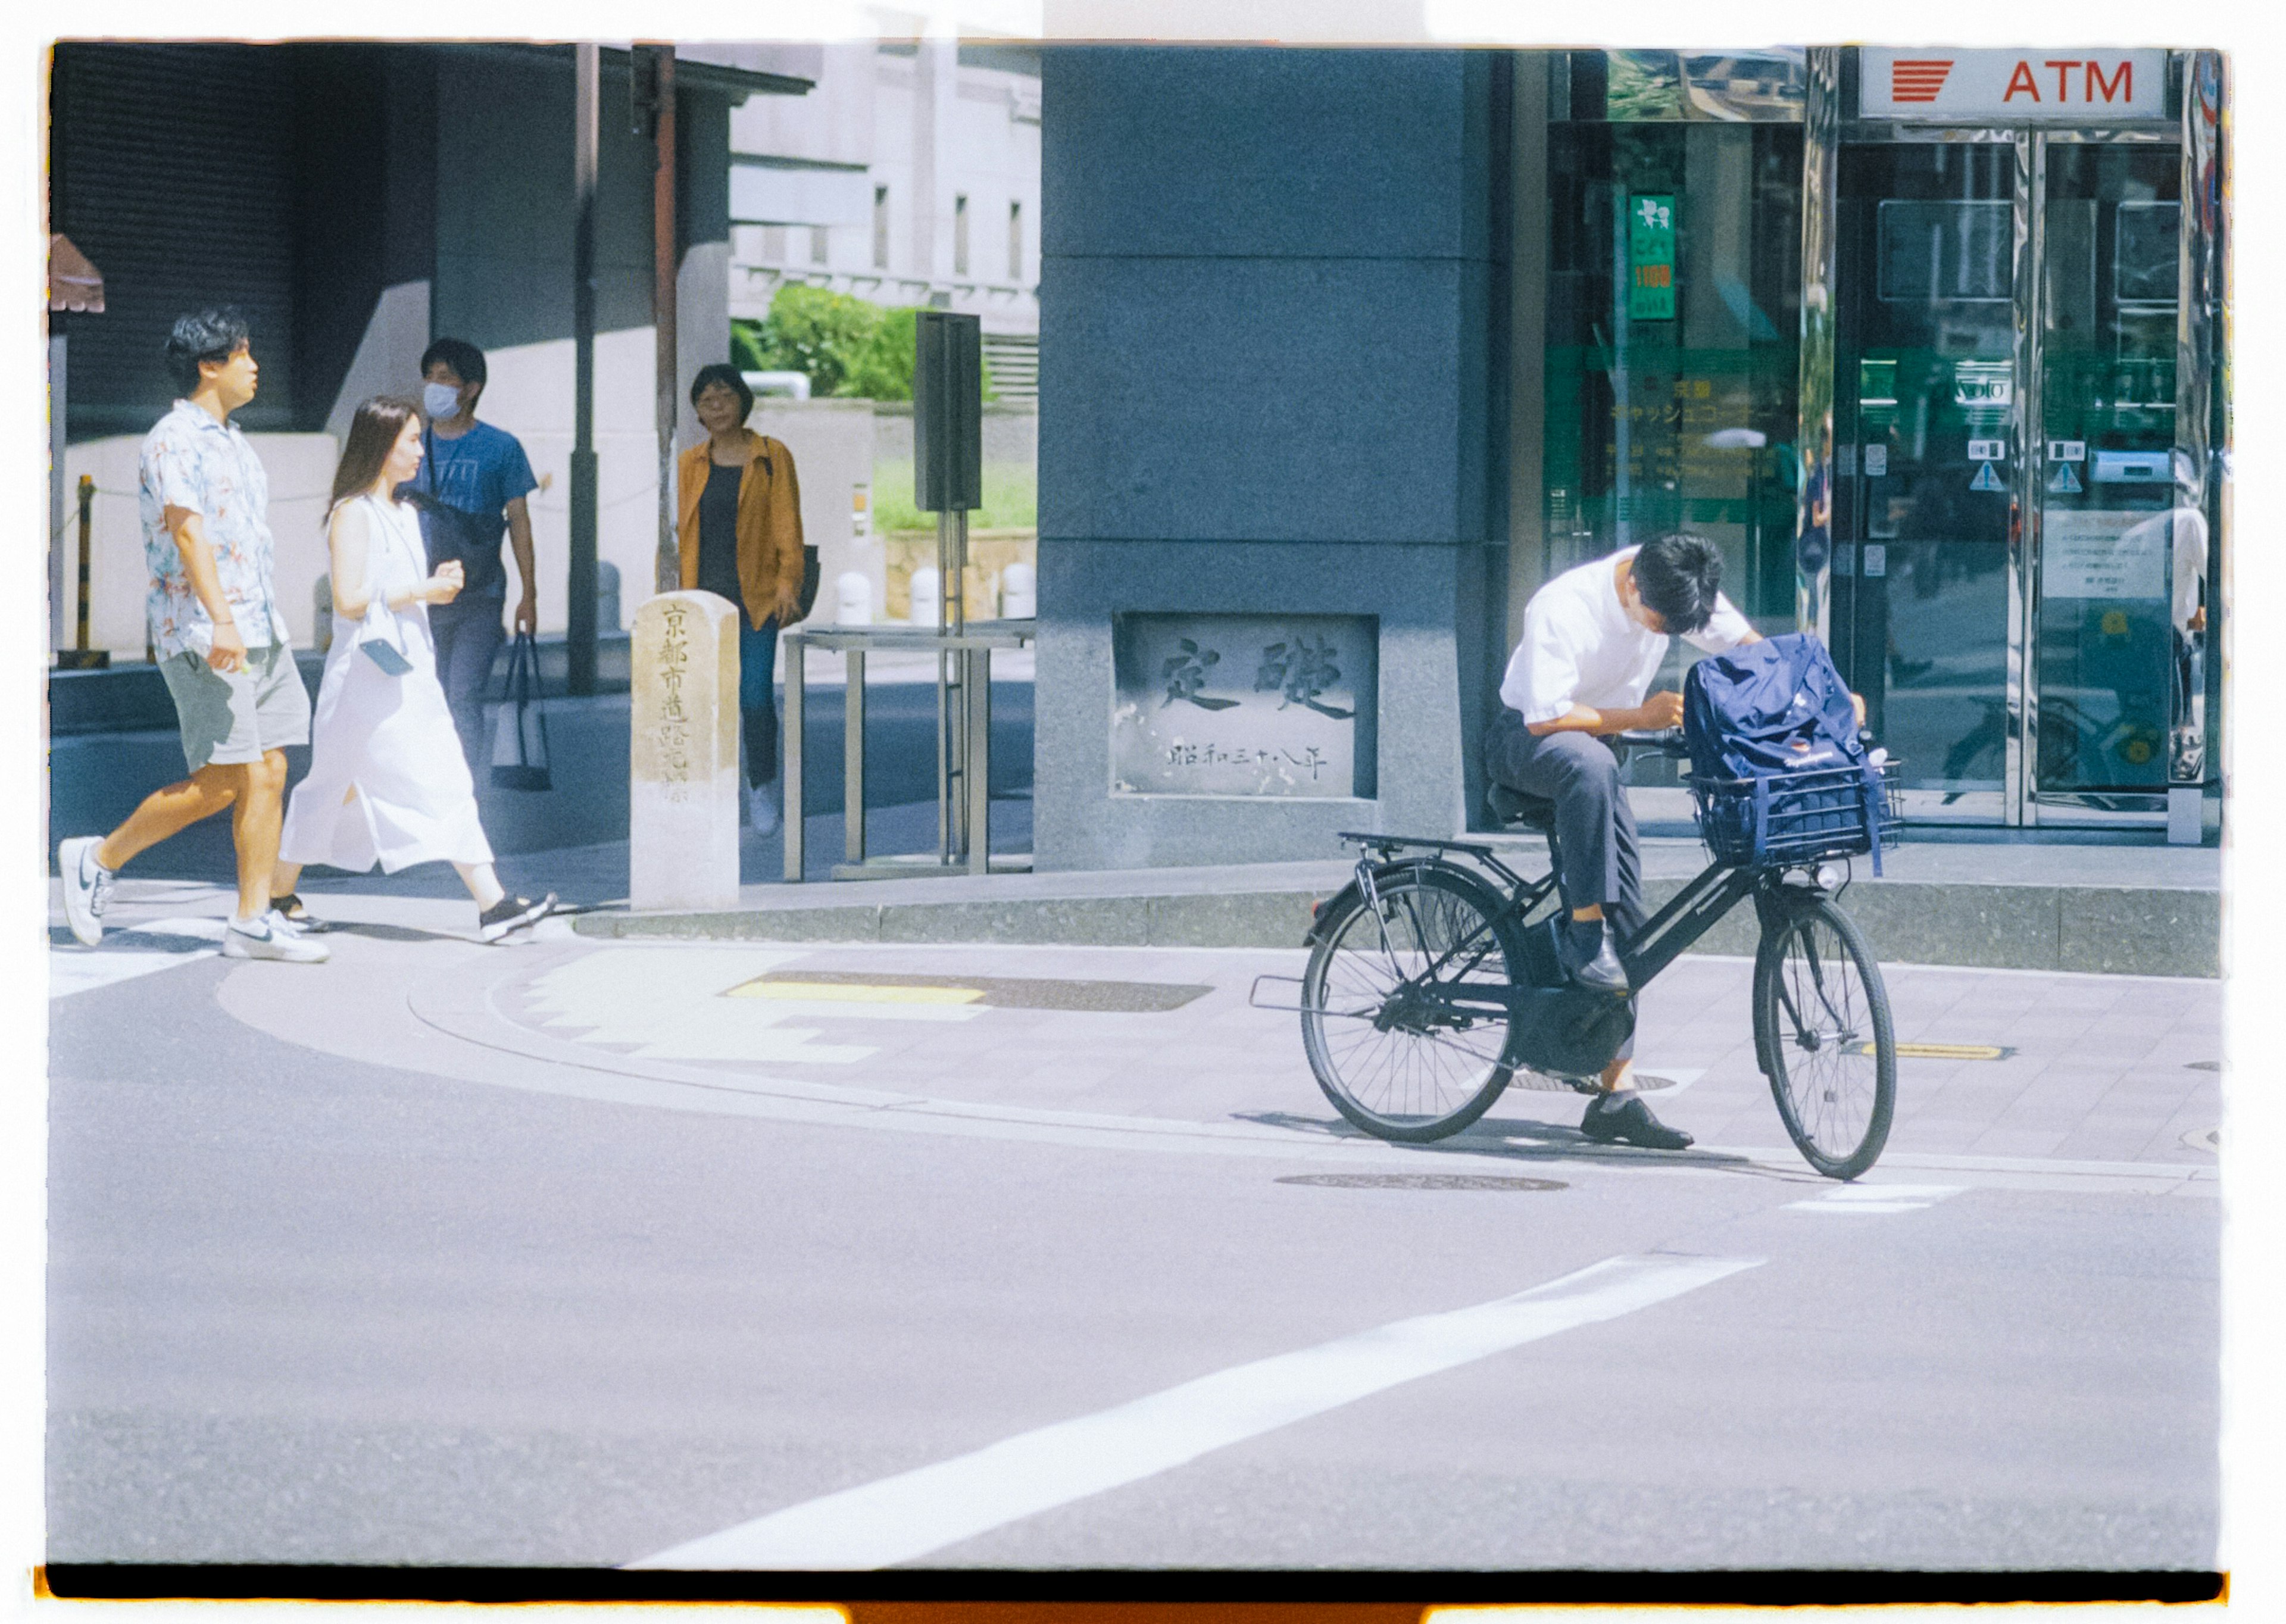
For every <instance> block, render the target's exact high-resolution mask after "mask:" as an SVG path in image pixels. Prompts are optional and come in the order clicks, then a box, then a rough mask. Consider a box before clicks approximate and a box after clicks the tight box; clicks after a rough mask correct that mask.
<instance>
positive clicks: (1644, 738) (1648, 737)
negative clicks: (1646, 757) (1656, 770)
mask: <svg viewBox="0 0 2286 1624" xmlns="http://www.w3.org/2000/svg"><path fill="white" fill-rule="evenodd" d="M1612 740H1613V742H1615V743H1617V744H1620V745H1625V746H1627V747H1628V748H1629V749H1633V750H1655V751H1657V752H1658V753H1659V754H1661V755H1670V756H1676V757H1681V756H1683V755H1686V754H1688V753H1689V751H1688V750H1687V749H1686V747H1685V746H1684V745H1683V729H1681V728H1660V729H1657V730H1656V731H1652V732H1631V733H1614V734H1612Z"/></svg>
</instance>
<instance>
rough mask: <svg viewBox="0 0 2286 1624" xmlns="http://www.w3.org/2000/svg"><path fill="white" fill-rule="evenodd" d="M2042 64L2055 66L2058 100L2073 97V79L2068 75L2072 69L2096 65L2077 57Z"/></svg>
mask: <svg viewBox="0 0 2286 1624" xmlns="http://www.w3.org/2000/svg"><path fill="white" fill-rule="evenodd" d="M2040 66H2041V67H2053V68H2054V69H2055V70H2056V99H2057V100H2058V101H2069V100H2070V99H2071V81H2070V79H2069V77H2067V75H2069V74H2070V72H2071V70H2072V69H2073V68H2075V67H2087V68H2091V69H2092V68H2093V67H2094V66H2095V64H2094V63H2093V62H2085V63H2083V62H2082V61H2081V60H2080V59H2078V58H2077V57H2073V58H2071V59H2069V60H2068V61H2062V62H2043V63H2041V64H2040Z"/></svg>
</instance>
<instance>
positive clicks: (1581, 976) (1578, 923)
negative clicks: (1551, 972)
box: [1556, 919, 1628, 993]
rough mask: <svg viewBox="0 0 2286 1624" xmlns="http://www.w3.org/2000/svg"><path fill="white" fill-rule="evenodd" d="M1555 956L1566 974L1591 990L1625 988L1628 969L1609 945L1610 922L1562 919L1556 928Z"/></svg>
mask: <svg viewBox="0 0 2286 1624" xmlns="http://www.w3.org/2000/svg"><path fill="white" fill-rule="evenodd" d="M1556 957H1557V959H1558V961H1560V962H1561V963H1562V964H1563V966H1564V973H1565V974H1566V975H1568V976H1570V977H1571V978H1572V979H1573V981H1574V982H1576V983H1577V984H1578V985H1580V986H1582V987H1585V988H1588V989H1590V990H1591V991H1595V992H1612V993H1623V992H1625V991H1627V989H1628V973H1627V969H1626V966H1622V965H1621V964H1620V956H1619V953H1618V951H1617V950H1615V949H1613V947H1612V928H1611V922H1610V921H1609V920H1607V919H1565V921H1564V922H1563V923H1562V924H1560V925H1559V926H1557V930H1556Z"/></svg>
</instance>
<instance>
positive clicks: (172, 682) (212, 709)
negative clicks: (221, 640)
mask: <svg viewBox="0 0 2286 1624" xmlns="http://www.w3.org/2000/svg"><path fill="white" fill-rule="evenodd" d="M159 674H160V675H162V676H163V677H165V678H166V679H167V691H168V692H169V694H171V695H173V696H174V700H175V717H176V720H177V721H178V722H179V723H180V724H181V726H182V729H183V759H184V760H185V761H188V762H189V763H190V764H191V770H192V771H193V772H196V771H198V770H199V769H200V768H201V767H204V766H206V765H208V764H209V762H212V763H214V764H215V765H217V766H224V767H227V766H234V765H237V764H240V763H242V762H247V761H260V760H261V759H262V758H263V756H264V753H267V752H269V751H272V750H282V749H284V748H285V747H286V746H287V745H306V744H308V743H309V742H310V690H308V689H306V688H304V687H303V686H302V673H301V670H300V668H299V667H297V666H296V665H295V664H294V650H291V649H288V648H281V647H280V646H279V645H278V644H276V643H269V644H266V645H264V646H263V647H261V648H257V649H248V650H247V651H246V663H245V666H243V667H242V668H241V669H240V670H237V671H229V672H224V671H217V670H216V669H215V668H214V667H213V666H209V665H208V664H207V658H206V656H205V655H203V654H172V655H169V656H168V657H167V658H165V659H162V660H161V661H160V662H159Z"/></svg>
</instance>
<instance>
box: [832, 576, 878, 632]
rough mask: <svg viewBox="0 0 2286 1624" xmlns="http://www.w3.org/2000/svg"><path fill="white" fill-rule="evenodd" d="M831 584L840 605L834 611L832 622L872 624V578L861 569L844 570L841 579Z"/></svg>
mask: <svg viewBox="0 0 2286 1624" xmlns="http://www.w3.org/2000/svg"><path fill="white" fill-rule="evenodd" d="M833 585H834V593H835V595H836V596H837V598H838V599H839V600H840V607H839V608H837V609H836V610H835V611H834V615H833V622H834V624H835V625H836V626H871V625H872V624H873V578H872V577H871V576H870V575H868V574H866V573H865V572H864V571H863V570H844V571H843V572H841V579H839V580H838V581H836V582H834V584H833Z"/></svg>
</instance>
